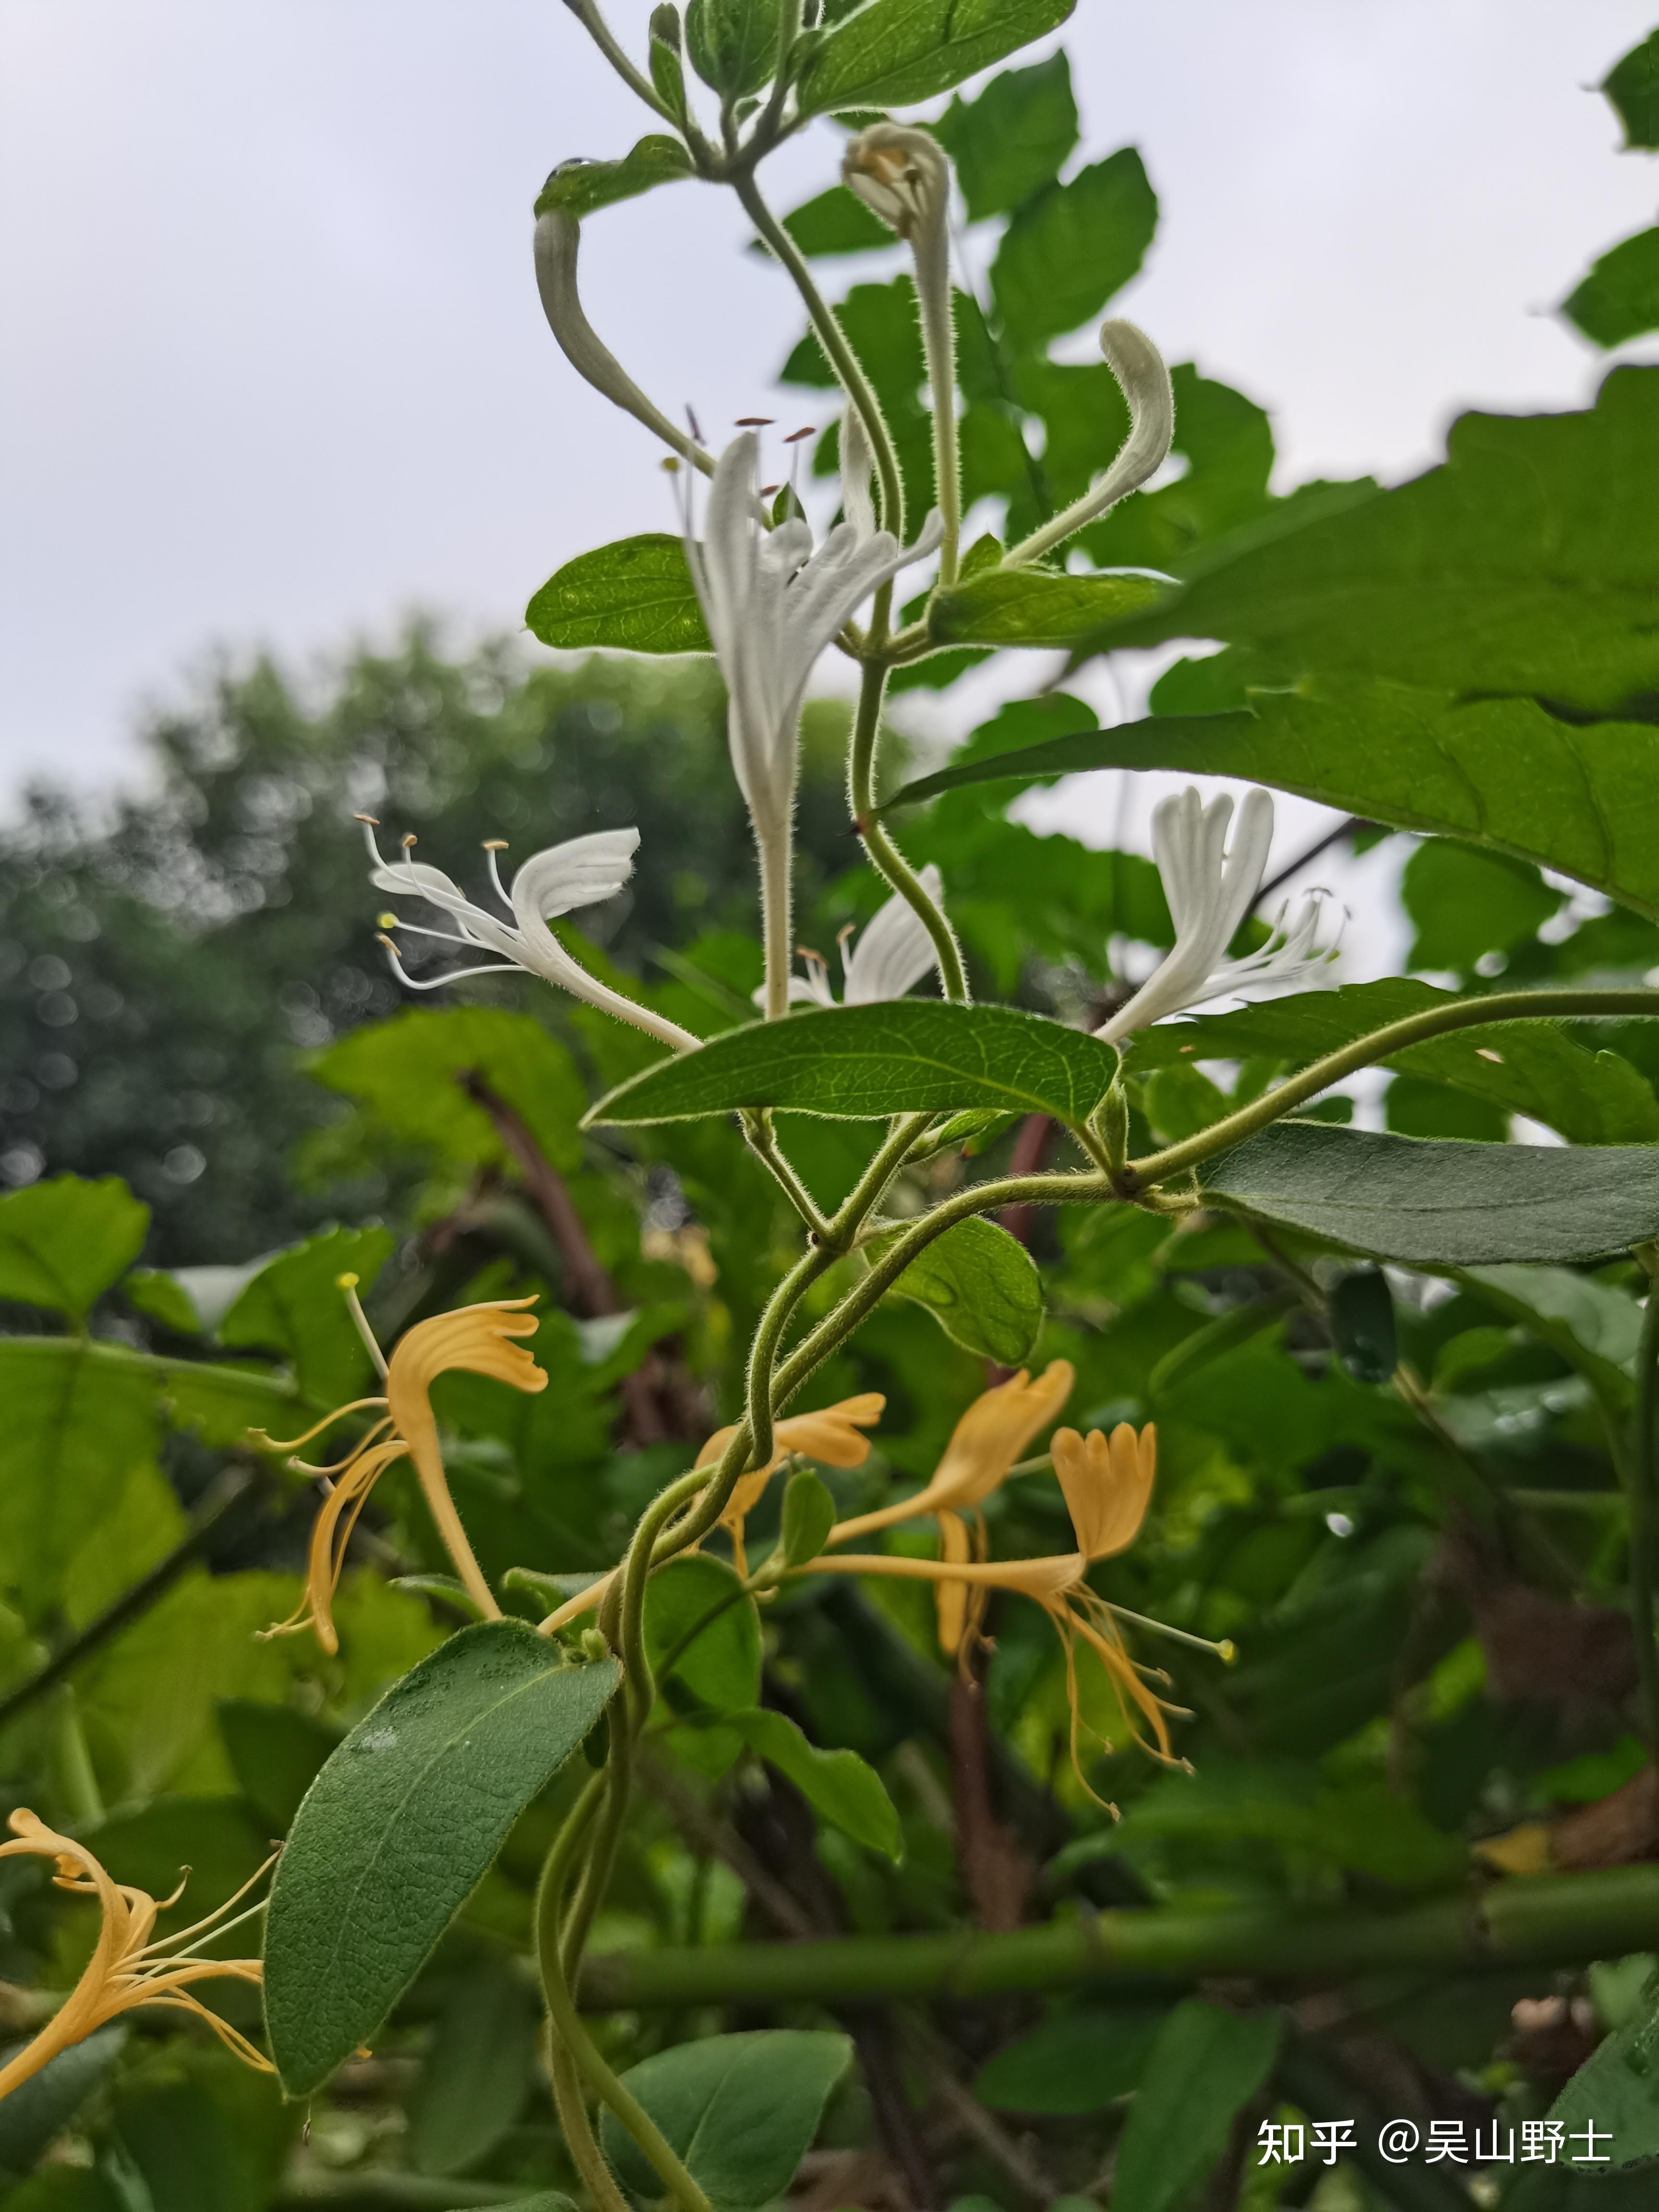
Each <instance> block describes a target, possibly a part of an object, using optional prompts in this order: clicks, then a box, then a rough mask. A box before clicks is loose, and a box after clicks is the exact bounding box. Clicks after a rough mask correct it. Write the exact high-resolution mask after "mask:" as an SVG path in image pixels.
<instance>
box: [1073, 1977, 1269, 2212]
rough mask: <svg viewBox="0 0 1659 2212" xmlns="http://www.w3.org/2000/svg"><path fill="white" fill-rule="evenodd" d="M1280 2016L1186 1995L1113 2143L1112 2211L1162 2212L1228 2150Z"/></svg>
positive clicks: (1264, 2067)
mask: <svg viewBox="0 0 1659 2212" xmlns="http://www.w3.org/2000/svg"><path fill="white" fill-rule="evenodd" d="M1279 2033H1280V2021H1279V2015H1278V2014H1276V2013H1258V2014H1254V2015H1247V2014H1242V2013H1236V2012H1227V2011H1225V2010H1224V2009H1223V2008H1222V2007H1221V2006H1219V2005H1212V2004H1206V2003H1205V2002H1203V2000H1202V1999H1201V1998H1199V1997H1189V1998H1188V2000H1187V2002H1185V2003H1184V2004H1178V2005H1177V2006H1176V2008H1175V2010H1174V2011H1173V2012H1172V2013H1171V2014H1170V2016H1169V2018H1168V2019H1167V2020H1166V2021H1164V2026H1163V2027H1162V2028H1161V2030H1160V2031H1159V2033H1158V2040H1157V2042H1156V2043H1155V2044H1154V2045H1152V2055H1151V2057H1149V2059H1148V2060H1147V2063H1146V2073H1145V2075H1143V2077H1142V2080H1141V2083H1140V2087H1139V2089H1138V2090H1137V2091H1136V2092H1135V2100H1134V2102H1133V2105H1131V2106H1130V2107H1129V2118H1128V2121H1127V2124H1126V2125H1125V2127H1124V2130H1123V2136H1122V2140H1121V2142H1120V2143H1119V2145H1118V2153H1117V2163H1116V2165H1115V2167H1114V2169H1113V2177H1112V2208H1113V2212H1167V2208H1169V2207H1170V2206H1171V2205H1173V2204H1175V2203H1177V2202H1178V2201H1179V2200H1180V2199H1181V2197H1182V2196H1183V2195H1184V2193H1185V2191H1187V2190H1188V2188H1190V2187H1191V2185H1192V2184H1193V2183H1194V2182H1195V2181H1197V2180H1198V2179H1200V2177H1201V2176H1202V2175H1204V2174H1205V2173H1206V2172H1208V2171H1209V2169H1210V2168H1211V2166H1213V2165H1214V2164H1215V2162H1216V2160H1217V2159H1218V2158H1219V2157H1220V2155H1221V2154H1222V2152H1223V2151H1224V2150H1225V2148H1226V2147H1227V2137H1228V2136H1229V2135H1230V2133H1231V2130H1232V2124H1233V2122H1234V2120H1235V2119H1236V2118H1237V2116H1238V2114H1239V2113H1240V2112H1242V2111H1243V2107H1244V2106H1246V2105H1247V2104H1249V2100H1250V2099H1251V2098H1252V2097H1254V2096H1255V2093H1256V2091H1257V2090H1258V2089H1259V2088H1260V2087H1261V2085H1262V2083H1263V2082H1264V2081H1266V2080H1267V2076H1268V2074H1269V2073H1270V2072H1271V2071H1272V2069H1273V2060H1274V2058H1275V2057H1276V2056H1277V2055H1278V2051H1279Z"/></svg>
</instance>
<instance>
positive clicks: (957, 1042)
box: [584, 999, 1118, 1127]
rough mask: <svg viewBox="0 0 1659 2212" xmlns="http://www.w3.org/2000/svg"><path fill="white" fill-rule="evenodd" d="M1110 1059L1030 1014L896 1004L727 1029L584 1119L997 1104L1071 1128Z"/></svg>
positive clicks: (1104, 1082) (1107, 1082)
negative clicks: (781, 1109) (762, 1108)
mask: <svg viewBox="0 0 1659 2212" xmlns="http://www.w3.org/2000/svg"><path fill="white" fill-rule="evenodd" d="M1117 1064H1118V1063H1117V1054H1115V1052H1114V1051H1113V1049H1112V1048H1111V1047H1110V1046H1109V1045H1106V1044H1102V1043H1101V1042H1100V1041H1099V1040H1098V1038H1096V1037H1091V1036H1086V1035H1085V1033H1084V1032H1083V1031H1082V1030H1068V1029H1064V1028H1062V1027H1061V1025H1060V1023H1058V1022H1051V1021H1046V1020H1044V1019H1043V1018H1042V1016H1041V1015H1039V1014H1024V1013H1018V1012H1015V1011H1014V1009H1013V1008H1012V1007H1010V1006H955V1005H948V1004H945V1003H944V1002H942V1001H940V1000H936V999H935V1000H927V999H903V1000H894V1001H892V1002H891V1003H890V1004H886V1005H882V1006H837V1007H836V1008H834V1009H833V1010H829V1011H826V1012H823V1013H811V1014H797V1015H796V1016H795V1017H794V1018H793V1019H792V1020H789V1021H787V1022H754V1023H751V1024H749V1025H748V1026H747V1027H745V1028H744V1029H740V1030H727V1031H726V1034H725V1036H719V1037H715V1038H714V1039H713V1040H712V1042H709V1043H708V1044H705V1045H701V1046H699V1047H698V1048H697V1049H696V1051H695V1052H684V1053H681V1054H679V1055H678V1057H677V1058H676V1059H673V1060H665V1061H664V1062H662V1063H661V1064H660V1065H659V1066H656V1067H648V1068H647V1069H646V1071H645V1073H643V1074H642V1075H636V1076H634V1077H632V1078H631V1079H629V1081H628V1082H626V1083H621V1084H618V1085H617V1088H616V1089H615V1090H614V1091H610V1092H608V1093H607V1094H606V1096H605V1097H603V1098H601V1099H600V1100H599V1103H598V1104H597V1105H596V1106H594V1107H592V1108H591V1109H589V1112H588V1115H587V1118H586V1122H585V1123H584V1127H611V1126H619V1125H626V1124H630V1123H638V1122H644V1121H690V1120H693V1119H695V1118H696V1116H697V1115H703V1114H724V1113H729V1112H731V1111H732V1110H733V1109H736V1108H739V1107H745V1106H776V1107H787V1108H793V1109H795V1110H796V1111H798V1112H800V1113H805V1114H822V1115H826V1116H828V1117H829V1119H831V1120H842V1121H866V1120H869V1121H874V1120H878V1119H880V1118H882V1117H884V1116H885V1115H889V1114H910V1113H921V1112H924V1111H926V1112H929V1113H946V1114H949V1113H956V1112H957V1111H960V1110H962V1109H967V1108H972V1107H995V1108H997V1109H1000V1110H1002V1111H1005V1112H1006V1111H1013V1112H1017V1113H1021V1114H1052V1115H1054V1119H1055V1120H1056V1121H1064V1122H1065V1123H1066V1125H1067V1126H1068V1127H1080V1126H1081V1124H1082V1123H1083V1122H1085V1121H1087V1120H1088V1118H1089V1116H1090V1115H1091V1113H1092V1112H1093V1111H1094V1109H1095V1108H1096V1107H1097V1105H1098V1104H1099V1103H1100V1101H1101V1100H1102V1098H1103V1097H1105V1095H1106V1092H1107V1091H1109V1089H1110V1087H1111V1083H1112V1078H1113V1076H1114V1074H1115V1073H1116V1069H1117Z"/></svg>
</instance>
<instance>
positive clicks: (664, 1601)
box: [645, 1552, 761, 1713]
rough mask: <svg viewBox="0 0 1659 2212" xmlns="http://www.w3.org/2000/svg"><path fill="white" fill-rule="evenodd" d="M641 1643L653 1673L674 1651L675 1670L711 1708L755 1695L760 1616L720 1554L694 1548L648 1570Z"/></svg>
mask: <svg viewBox="0 0 1659 2212" xmlns="http://www.w3.org/2000/svg"><path fill="white" fill-rule="evenodd" d="M705 1623H707V1626H704V1624H705ZM688 1638H689V1639H690V1641H688V1640H687V1639H688ZM645 1648H646V1651H647V1656H649V1658H650V1661H651V1668H652V1672H653V1674H658V1675H660V1674H662V1672H663V1669H664V1668H665V1667H666V1666H667V1664H668V1662H669V1661H670V1659H671V1657H672V1655H673V1654H674V1653H675V1652H676V1651H678V1653H679V1656H678V1659H676V1660H674V1665H673V1672H674V1674H675V1675H676V1676H677V1677H678V1680H680V1681H681V1682H683V1683H684V1686H685V1687H686V1688H687V1689H688V1690H690V1692H692V1694H693V1696H695V1697H697V1698H700V1699H702V1702H703V1704H704V1705H708V1706H709V1707H711V1708H712V1709H713V1710H714V1711H715V1712H719V1713H724V1712H726V1711H729V1710H732V1709H736V1708H741V1707H744V1706H747V1705H753V1704H754V1703H755V1702H756V1700H757V1699H758V1698H759V1696H760V1673H761V1631H760V1615H759V1613H757V1611H756V1609H755V1601H754V1599H753V1598H752V1597H750V1596H748V1595H745V1593H744V1587H743V1584H742V1583H741V1582H740V1581H739V1580H738V1577H737V1575H736V1574H735V1573H734V1572H733V1571H732V1569H731V1568H730V1567H729V1566H728V1565H726V1561H725V1560H724V1559H714V1558H712V1557H710V1556H709V1555H708V1553H702V1552H694V1553H688V1554H685V1555H684V1556H682V1557H681V1558H679V1559H671V1560H670V1561H669V1563H668V1565H666V1566H665V1567H662V1568H659V1571H657V1572H656V1573H655V1574H654V1575H653V1576H652V1577H651V1580H650V1582H649V1583H647V1587H646V1593H645Z"/></svg>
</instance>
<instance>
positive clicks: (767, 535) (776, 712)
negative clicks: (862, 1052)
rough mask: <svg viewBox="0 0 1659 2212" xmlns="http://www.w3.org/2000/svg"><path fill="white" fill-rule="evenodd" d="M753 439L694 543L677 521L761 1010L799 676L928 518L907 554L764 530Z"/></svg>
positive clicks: (791, 777)
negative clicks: (711, 692)
mask: <svg viewBox="0 0 1659 2212" xmlns="http://www.w3.org/2000/svg"><path fill="white" fill-rule="evenodd" d="M758 452H759V443H758V441H757V438H756V437H755V435H754V433H753V432H752V431H749V430H744V431H742V432H740V433H739V435H738V436H737V437H735V438H734V439H733V440H732V442H731V444H730V445H729V446H727V447H726V450H725V452H724V453H722V454H721V455H720V459H719V461H718V462H717V463H716V465H715V468H714V486H713V489H712V490H711V491H710V494H709V499H708V517H707V520H706V522H705V525H704V530H703V537H702V544H698V543H697V541H696V538H694V537H693V536H692V534H691V528H690V511H689V509H688V513H687V527H686V559H687V561H688V562H690V568H691V576H692V581H693V583H694V584H695V585H696V592H697V598H698V601H699V603H700V604H701V605H702V612H703V619H704V621H705V622H706V623H708V635H709V639H710V641H711V643H712V644H713V646H714V657H715V659H717V660H718V661H719V663H720V673H721V674H722V675H723V676H724V677H725V678H726V690H727V693H728V695H729V704H728V707H727V710H726V736H727V742H728V744H729V745H730V748H731V753H732V769H733V770H734V771H735V773H736V775H737V779H738V787H739V789H740V790H741V791H742V793H743V795H744V802H745V804H746V805H747V806H748V808H749V818H750V822H751V823H752V824H753V826H754V831H755V842H756V844H757V846H758V848H759V849H760V860H761V893H762V905H763V916H764V922H765V934H766V949H767V983H768V995H767V1011H768V1012H769V1014H772V1015H774V1016H775V1015H777V1014H780V1013H781V1012H783V1011H784V1008H785V1006H786V1005H787V997H786V992H787V975H788V966H789V926H788V925H789V867H790V848H791V842H792V838H793V817H794V808H795V783H796V777H797V775H798V772H799V724H800V710H801V703H802V701H803V700H804V699H805V694H806V684H807V679H808V678H810V677H811V673H812V670H813V667H814V665H816V663H817V659H818V656H819V654H820V653H822V652H823V650H824V648H825V647H826V646H828V645H829V643H830V642H831V641H832V640H833V639H834V638H836V636H837V635H839V634H840V632H841V631H842V629H844V628H845V626H846V624H847V623H848V621H849V620H850V619H851V617H852V616H853V613H854V610H855V609H856V608H858V607H859V606H860V605H862V604H863V602H864V601H865V600H866V599H868V598H869V597H870V595H871V593H872V592H874V591H876V590H878V588H879V587H880V586H882V585H883V584H884V583H886V582H887V581H888V580H889V579H890V578H891V577H893V576H896V574H898V572H899V570H900V569H901V568H907V567H908V565H909V564H910V563H911V562H914V561H920V560H921V559H923V558H924V557H925V556H927V554H929V553H931V552H932V551H933V550H934V548H935V547H936V546H937V545H938V544H939V528H940V526H939V518H938V517H937V515H934V516H932V517H930V518H929V520H928V522H927V525H926V526H924V528H923V530H922V532H921V536H920V537H919V538H917V539H916V541H915V544H913V545H908V546H902V545H900V544H899V543H898V541H897V539H896V538H893V537H892V536H891V535H890V533H889V532H886V531H884V530H877V531H861V530H860V528H859V526H857V524H855V523H854V522H852V521H845V522H839V523H837V524H836V526H835V528H834V529H833V530H831V531H830V532H829V535H828V536H827V537H826V538H825V539H824V540H823V544H821V545H819V546H817V548H816V549H815V548H814V546H813V544H812V533H811V530H810V529H809V528H808V526H807V525H806V523H805V520H803V519H802V518H801V517H799V515H792V516H791V517H790V518H789V520H787V521H785V522H781V523H780V524H779V525H778V526H777V527H776V528H775V530H770V531H768V530H765V529H763V527H761V526H760V525H759V524H758V522H757V520H756V517H755V513H754V484H755V466H756V459H757V454H758Z"/></svg>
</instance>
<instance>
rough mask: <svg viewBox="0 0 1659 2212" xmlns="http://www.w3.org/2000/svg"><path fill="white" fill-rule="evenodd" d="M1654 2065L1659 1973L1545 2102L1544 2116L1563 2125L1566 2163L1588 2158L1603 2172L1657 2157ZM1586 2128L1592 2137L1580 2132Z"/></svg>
mask: <svg viewBox="0 0 1659 2212" xmlns="http://www.w3.org/2000/svg"><path fill="white" fill-rule="evenodd" d="M1656 2067H1659V1976H1656V1977H1655V1978H1653V1979H1652V1980H1651V1981H1650V1982H1649V1984H1648V1985H1647V1987H1646V1989H1645V1990H1644V1991H1643V1993H1642V2002H1641V2003H1640V2004H1639V2005H1638V2007H1637V2008H1636V2010H1635V2012H1634V2013H1632V2015H1631V2017H1630V2018H1629V2019H1628V2020H1627V2021H1626V2022H1625V2024H1624V2026H1623V2027H1621V2028H1620V2029H1619V2031H1618V2032H1617V2033H1616V2034H1613V2035H1610V2036H1608V2038H1607V2041H1606V2042H1605V2043H1602V2044H1600V2045H1597V2047H1596V2048H1595V2050H1594V2051H1592V2052H1591V2053H1590V2055H1589V2057H1588V2058H1587V2059H1586V2060H1585V2062H1584V2063H1583V2065H1582V2066H1581V2067H1580V2068H1579V2069H1578V2071H1577V2073H1576V2074H1575V2075H1573V2077H1572V2079H1571V2081H1569V2082H1568V2083H1567V2086H1566V2087H1565V2089H1563V2090H1562V2092H1561V2093H1560V2095H1559V2097H1558V2098H1557V2099H1556V2100H1555V2102H1554V2103H1553V2105H1552V2106H1550V2111H1549V2117H1550V2118H1551V2119H1553V2120H1556V2121H1559V2124H1560V2125H1561V2126H1562V2127H1563V2128H1564V2129H1565V2130H1566V2137H1567V2140H1566V2148H1565V2152H1564V2154H1563V2156H1564V2160H1565V2163H1566V2164H1568V2165H1570V2166H1586V2167H1588V2166H1589V2165H1590V2164H1591V2158H1593V2160H1594V2164H1595V2171H1597V2172H1609V2171H1611V2170H1613V2169H1615V2168H1617V2167H1620V2166H1636V2165H1638V2164H1640V2163H1641V2162H1642V2161H1643V2160H1645V2159H1651V2158H1659V2092H1656V2081H1655V2069H1656ZM1592 2128H1593V2129H1594V2130H1595V2136H1594V2137H1593V2138H1592V2137H1591V2136H1589V2135H1588V2134H1587V2133H1586V2130H1589V2129H1592ZM1586 2152H1589V2154H1591V2158H1587V2157H1586V2155H1585V2154H1586Z"/></svg>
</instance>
